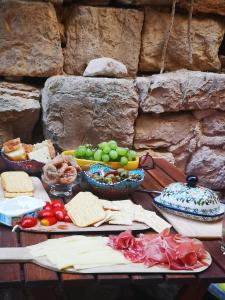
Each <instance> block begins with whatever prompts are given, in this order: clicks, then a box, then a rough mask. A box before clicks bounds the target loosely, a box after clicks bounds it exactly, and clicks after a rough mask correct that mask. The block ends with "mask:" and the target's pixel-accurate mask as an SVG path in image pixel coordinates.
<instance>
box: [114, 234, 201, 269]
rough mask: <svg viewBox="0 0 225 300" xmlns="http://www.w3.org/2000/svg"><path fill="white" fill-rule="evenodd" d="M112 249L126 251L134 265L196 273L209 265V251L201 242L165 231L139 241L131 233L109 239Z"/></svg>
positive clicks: (126, 255)
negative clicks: (197, 269) (206, 261)
mask: <svg viewBox="0 0 225 300" xmlns="http://www.w3.org/2000/svg"><path fill="white" fill-rule="evenodd" d="M109 246H111V247H112V248H113V249H116V250H119V251H122V253H123V254H124V256H125V257H126V258H127V259H129V260H130V261H132V262H135V263H143V264H145V265H147V266H149V267H151V266H153V265H157V264H158V265H164V266H167V267H168V268H170V269H172V270H194V269H196V268H199V267H202V266H203V265H205V263H204V262H203V260H204V258H205V257H206V251H205V249H204V246H203V244H202V242H201V241H199V240H197V239H190V238H187V237H184V236H182V235H179V234H170V232H169V230H164V231H163V232H162V233H160V234H156V233H154V234H145V235H143V234H142V235H140V236H139V237H138V238H135V237H134V236H133V235H132V233H131V232H130V231H126V232H122V233H121V234H119V235H118V236H110V237H109Z"/></svg>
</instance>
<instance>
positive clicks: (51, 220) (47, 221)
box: [40, 217, 57, 226]
mask: <svg viewBox="0 0 225 300" xmlns="http://www.w3.org/2000/svg"><path fill="white" fill-rule="evenodd" d="M56 223H57V219H56V218H55V217H46V218H44V219H41V221H40V224H41V225H43V226H51V225H54V224H56Z"/></svg>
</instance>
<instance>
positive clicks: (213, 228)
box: [155, 206, 222, 239]
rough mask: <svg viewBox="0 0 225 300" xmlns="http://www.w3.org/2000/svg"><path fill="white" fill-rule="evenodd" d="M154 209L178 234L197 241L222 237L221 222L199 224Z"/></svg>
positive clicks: (198, 222)
mask: <svg viewBox="0 0 225 300" xmlns="http://www.w3.org/2000/svg"><path fill="white" fill-rule="evenodd" d="M155 207H156V209H157V210H158V211H159V212H160V213H161V214H162V215H163V216H164V218H165V219H166V220H167V221H168V222H169V223H170V224H171V225H172V226H173V228H174V229H175V230H176V231H177V232H178V233H180V234H182V235H184V236H187V237H191V238H194V237H195V238H199V239H219V238H221V236H222V220H219V221H216V222H201V221H196V220H191V219H187V218H184V217H181V216H177V215H173V214H171V213H168V212H166V211H164V210H162V209H160V208H158V207H157V206H155Z"/></svg>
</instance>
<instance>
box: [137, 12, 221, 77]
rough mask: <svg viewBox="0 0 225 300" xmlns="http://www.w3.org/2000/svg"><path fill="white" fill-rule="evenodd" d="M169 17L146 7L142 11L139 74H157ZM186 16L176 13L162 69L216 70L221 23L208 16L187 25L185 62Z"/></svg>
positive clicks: (217, 67)
mask: <svg viewBox="0 0 225 300" xmlns="http://www.w3.org/2000/svg"><path fill="white" fill-rule="evenodd" d="M170 20H171V15H170V13H167V12H159V11H157V10H153V9H152V8H150V7H146V8H145V19H144V26H143V30H142V45H141V55H140V62H139V71H141V72H158V71H159V70H160V69H161V65H162V50H163V46H164V42H165V38H166V30H165V29H166V28H168V27H169V26H170ZM187 27H188V15H180V14H178V13H177V14H176V15H175V19H174V25H173V29H172V31H171V35H170V38H169V42H168V47H167V52H166V59H165V70H167V71H172V70H178V69H181V68H188V69H191V70H201V71H218V70H220V68H221V64H220V60H219V58H218V50H219V47H220V44H221V42H222V39H223V36H224V30H225V27H224V24H223V21H222V20H220V19H215V18H213V17H210V16H204V17H203V16H198V17H197V16H196V17H193V19H192V22H191V40H192V43H191V45H192V58H193V62H192V63H191V64H190V63H189V44H188V34H187V32H188V30H187Z"/></svg>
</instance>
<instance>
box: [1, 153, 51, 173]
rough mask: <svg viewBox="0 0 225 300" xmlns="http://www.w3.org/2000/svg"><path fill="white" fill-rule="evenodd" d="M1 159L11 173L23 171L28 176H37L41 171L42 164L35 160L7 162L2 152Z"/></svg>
mask: <svg viewBox="0 0 225 300" xmlns="http://www.w3.org/2000/svg"><path fill="white" fill-rule="evenodd" d="M1 158H2V160H3V161H4V163H5V165H6V168H7V170H10V171H11V170H13V171H24V172H27V173H28V174H30V175H35V174H38V173H40V172H41V171H42V168H43V166H44V165H45V164H44V163H41V162H39V161H36V160H20V161H13V160H9V159H8V158H7V157H6V156H5V154H4V153H3V151H1Z"/></svg>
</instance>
